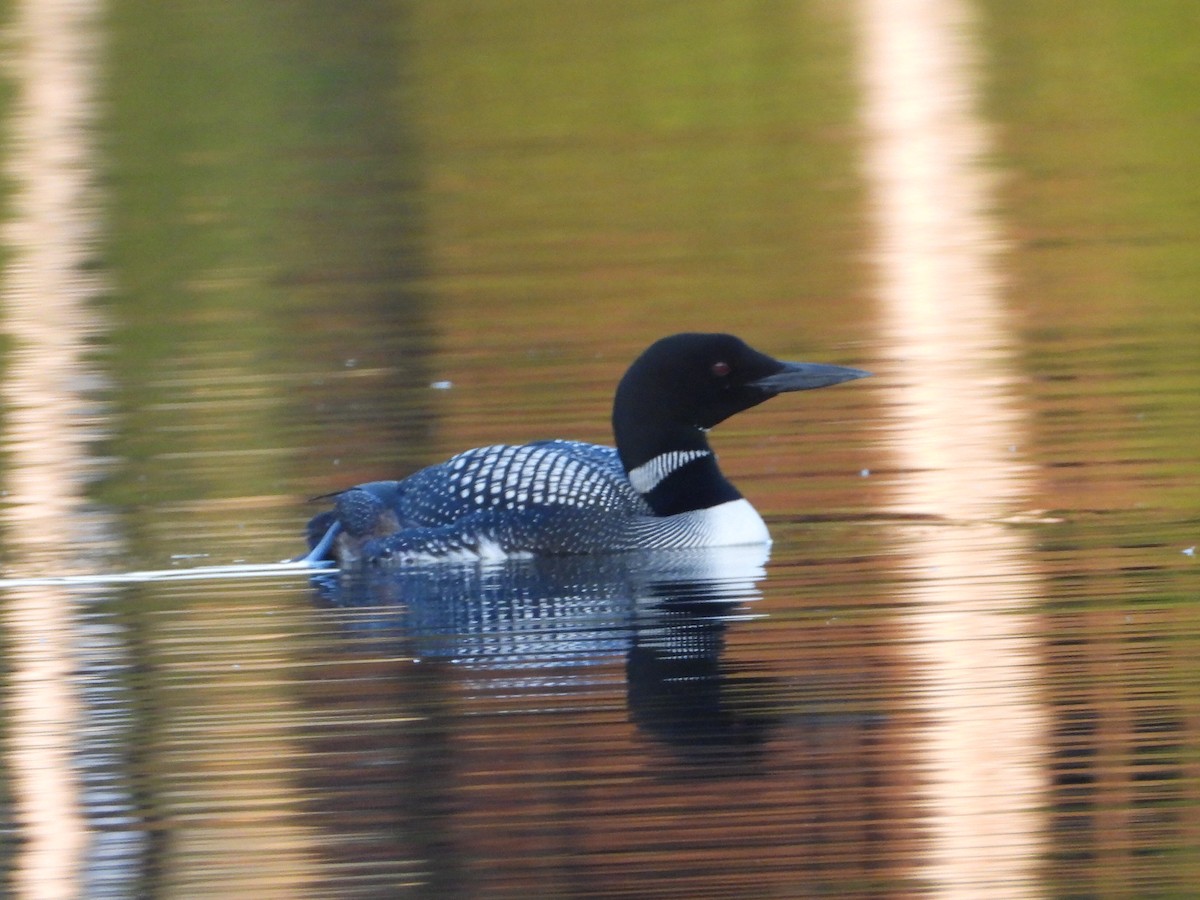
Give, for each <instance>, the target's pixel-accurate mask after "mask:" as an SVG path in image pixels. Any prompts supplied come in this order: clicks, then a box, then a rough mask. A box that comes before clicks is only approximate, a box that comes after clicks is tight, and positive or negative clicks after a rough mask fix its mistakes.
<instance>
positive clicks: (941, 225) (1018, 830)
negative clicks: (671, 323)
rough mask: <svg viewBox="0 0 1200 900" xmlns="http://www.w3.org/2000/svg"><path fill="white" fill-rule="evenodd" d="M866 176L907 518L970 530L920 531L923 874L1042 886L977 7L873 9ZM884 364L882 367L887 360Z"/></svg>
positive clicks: (1014, 441)
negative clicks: (975, 32) (973, 29)
mask: <svg viewBox="0 0 1200 900" xmlns="http://www.w3.org/2000/svg"><path fill="white" fill-rule="evenodd" d="M860 21H861V44H862V48H861V70H862V83H863V86H864V97H863V104H864V106H863V117H864V121H865V125H866V138H867V140H866V149H865V154H866V160H865V168H866V174H867V178H868V183H869V187H870V190H871V198H872V204H873V215H874V220H875V228H876V235H877V239H876V244H877V255H876V265H877V270H878V273H879V283H878V294H879V298H880V313H881V321H882V328H883V334H882V339H881V345H882V346H883V347H885V348H886V350H885V353H886V354H887V355H888V359H887V361H886V370H887V371H886V372H885V373H883V374H885V378H884V379H883V380H884V381H885V383H887V384H890V385H892V386H893V387H892V388H891V390H892V392H893V395H892V397H891V398H890V402H891V421H890V426H889V430H890V434H889V435H888V438H887V440H888V442H889V444H890V448H891V450H892V452H893V453H894V454H895V455H896V457H897V465H898V467H899V468H900V469H901V470H902V471H904V472H906V473H909V474H907V475H906V476H905V479H904V481H903V483H902V484H901V485H899V486H898V488H897V490H896V493H895V496H894V498H893V500H892V505H893V509H894V511H897V512H901V513H905V514H933V515H936V516H939V517H943V518H945V519H948V520H950V524H951V525H952V526H953V527H950V528H946V527H939V528H936V529H934V530H932V531H924V530H919V529H915V528H902V529H901V530H900V531H899V533H898V534H897V536H896V537H897V540H898V541H899V542H900V543H901V545H902V548H903V550H904V551H905V553H906V555H907V556H908V557H909V559H910V560H911V565H912V580H911V583H910V587H909V592H910V594H911V596H912V597H913V598H914V599H915V600H917V601H919V602H917V603H915V604H914V605H913V611H912V612H911V613H910V614H909V615H908V616H907V617H906V618H907V621H906V624H907V627H908V628H909V629H910V632H911V635H912V638H913V639H912V640H911V641H910V642H907V647H908V648H909V650H910V652H911V653H912V654H913V655H914V657H915V659H916V661H917V663H918V666H919V668H918V672H919V673H920V677H919V682H918V684H917V685H916V686H915V697H914V701H915V703H916V705H917V707H918V709H919V710H920V711H921V712H923V713H925V714H926V716H925V720H926V721H927V722H928V726H927V727H926V728H925V729H924V731H923V732H922V736H921V743H920V745H919V746H918V747H917V750H918V752H919V754H920V759H921V760H922V763H921V765H922V769H923V772H922V774H923V776H924V781H923V789H922V791H923V795H924V801H925V804H926V808H927V814H928V817H929V819H928V822H927V823H926V831H927V834H928V835H929V840H930V843H929V846H928V847H927V849H926V851H925V858H924V860H923V872H922V873H921V875H922V876H923V878H924V879H927V880H928V882H929V883H931V884H932V885H934V887H935V890H936V892H937V894H938V895H940V896H944V897H1005V898H1012V897H1031V896H1037V895H1039V894H1040V890H1039V888H1038V880H1039V874H1040V873H1039V871H1038V864H1039V853H1040V850H1041V846H1042V843H1043V833H1044V830H1045V822H1044V820H1043V816H1042V815H1041V814H1040V812H1039V808H1040V807H1041V806H1042V805H1043V804H1044V802H1045V789H1046V783H1045V772H1044V769H1043V761H1044V755H1045V739H1046V738H1045V729H1046V722H1045V713H1044V711H1043V710H1042V709H1040V708H1039V705H1038V701H1037V696H1036V690H1035V679H1036V673H1037V669H1036V665H1037V660H1038V646H1037V644H1036V643H1035V639H1034V637H1033V635H1034V633H1035V630H1034V628H1033V621H1032V618H1031V616H1029V615H1028V614H1024V613H1023V610H1024V609H1025V608H1026V607H1027V606H1028V604H1029V603H1030V602H1031V601H1032V600H1033V598H1034V597H1035V596H1036V591H1037V584H1036V582H1035V576H1034V574H1033V572H1032V570H1031V568H1030V566H1029V564H1028V562H1027V559H1028V552H1029V548H1028V547H1027V546H1026V542H1025V540H1024V537H1023V535H1021V534H1020V533H1018V532H1014V531H1012V530H1011V529H1009V528H1008V527H1006V526H1005V525H1003V524H1002V523H1001V521H1000V520H1001V519H1003V518H1004V517H1006V516H1007V515H1009V514H1011V513H1012V512H1013V511H1014V510H1015V509H1019V508H1020V505H1021V504H1022V502H1023V501H1024V499H1025V493H1026V489H1027V484H1028V480H1029V472H1028V471H1027V469H1026V467H1025V466H1024V464H1023V463H1022V462H1021V460H1020V450H1021V447H1022V444H1023V443H1024V427H1025V426H1024V423H1023V421H1022V416H1021V413H1020V410H1019V409H1018V408H1017V406H1016V403H1015V402H1014V400H1013V396H1014V394H1015V392H1016V385H1015V381H1016V376H1015V374H1014V372H1013V368H1014V363H1013V359H1012V352H1011V347H1010V343H1011V341H1012V337H1011V323H1010V322H1009V321H1008V318H1007V315H1006V311H1005V309H1004V307H1003V304H1002V302H1001V297H1000V284H999V278H998V275H997V269H998V266H997V262H996V258H995V257H996V253H997V250H998V248H999V243H1000V242H999V240H998V236H997V234H996V231H995V229H994V227H993V225H992V223H991V220H990V217H989V202H990V188H991V184H990V181H989V178H988V176H987V174H986V172H984V171H983V170H982V169H981V161H982V160H983V159H985V158H986V154H987V146H988V139H987V133H986V129H985V127H984V125H983V123H982V122H980V121H979V120H978V118H977V116H976V114H975V109H974V108H975V97H974V93H975V74H974V71H973V64H972V59H971V51H972V47H971V42H970V39H971V36H970V25H971V10H970V9H969V7H968V5H967V4H966V3H964V2H959V0H863V2H862V4H861V6H860ZM880 368H884V367H880Z"/></svg>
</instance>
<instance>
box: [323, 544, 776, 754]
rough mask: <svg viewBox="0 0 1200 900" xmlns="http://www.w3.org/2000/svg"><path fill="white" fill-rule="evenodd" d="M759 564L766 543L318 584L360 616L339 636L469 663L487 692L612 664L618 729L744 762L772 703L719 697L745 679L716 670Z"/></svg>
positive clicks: (763, 731) (721, 667)
mask: <svg viewBox="0 0 1200 900" xmlns="http://www.w3.org/2000/svg"><path fill="white" fill-rule="evenodd" d="M767 557H768V549H767V547H765V546H747V547H722V548H710V549H705V550H684V551H680V550H675V551H659V552H652V551H648V552H640V553H638V552H634V553H621V554H613V555H610V556H591V557H577V556H563V557H542V558H534V559H527V560H506V561H502V562H498V563H495V564H490V565H480V564H443V565H437V566H422V567H413V568H410V569H398V570H391V571H374V572H369V573H364V574H359V575H356V576H353V577H345V576H343V577H341V578H338V577H336V576H323V577H320V578H318V579H316V584H317V585H318V586H319V596H320V598H321V601H322V602H323V603H324V604H327V605H329V606H332V607H338V608H343V609H346V608H352V607H353V608H355V609H356V611H358V612H360V613H361V615H354V616H350V617H347V619H346V622H347V627H348V628H349V629H351V630H352V632H353V634H354V636H355V638H356V639H358V640H366V641H368V642H369V643H370V644H371V645H372V647H373V649H375V650H383V651H385V652H387V653H391V654H396V653H400V654H403V655H406V656H411V657H412V658H414V659H417V660H429V661H434V660H439V661H442V662H446V663H450V664H453V665H456V666H464V667H470V668H472V669H474V670H477V671H479V672H480V673H481V676H482V677H483V679H485V680H486V679H493V680H495V681H496V682H497V683H498V684H499V683H503V684H505V685H508V686H513V685H514V683H515V682H517V681H519V682H520V684H521V685H522V686H523V687H525V688H526V689H538V688H539V687H543V688H555V687H558V688H561V687H566V686H569V685H571V684H572V683H575V684H580V683H586V682H587V680H588V679H589V678H591V677H592V676H591V675H590V674H589V672H590V671H591V670H594V668H595V667H596V666H599V665H604V664H611V663H612V662H613V661H614V659H617V658H620V657H622V656H623V657H624V659H625V671H626V674H627V679H628V684H627V698H628V704H629V715H630V719H631V720H632V721H633V722H634V724H635V725H636V726H637V727H638V728H639V729H640V730H641V731H642V732H643V733H644V734H646V735H648V736H651V737H653V738H654V739H656V740H659V741H662V742H663V743H665V744H668V745H670V746H672V747H673V748H675V750H676V751H677V752H679V753H680V754H682V755H685V756H688V757H690V758H696V757H703V756H705V755H706V754H708V753H713V752H716V753H719V752H720V750H721V749H722V748H724V747H729V746H736V747H739V748H741V750H742V751H743V752H744V751H745V749H747V747H752V746H754V745H756V744H761V743H762V742H763V741H765V740H766V738H767V736H768V732H769V730H770V728H771V726H772V725H773V724H775V723H774V721H773V720H772V719H771V717H770V716H767V715H764V714H761V713H759V712H755V711H754V710H755V709H762V708H764V707H766V708H769V707H770V706H771V704H762V703H756V704H754V709H752V710H749V711H745V710H739V709H738V708H737V707H736V705H734V704H731V703H730V702H728V701H727V699H726V694H727V693H731V692H729V691H728V688H730V687H731V686H732V685H734V684H735V683H736V684H737V685H738V686H740V687H741V688H743V689H742V690H739V691H736V692H732V693H734V694H735V695H736V696H742V697H745V696H746V694H747V691H746V690H744V688H745V686H746V684H745V682H746V678H745V676H743V675H740V674H739V672H738V670H737V667H736V666H727V665H725V664H723V663H722V661H721V656H722V653H723V651H724V647H725V635H726V630H727V628H728V627H729V625H730V623H732V622H735V621H737V620H739V619H744V618H748V617H751V616H753V615H754V613H753V604H754V602H755V601H756V600H758V599H759V598H760V596H761V594H760V591H759V589H758V586H757V583H758V581H760V580H761V579H762V578H764V577H765V574H766V573H765V570H764V568H763V567H764V565H765V563H766V561H767ZM380 642H382V644H383V646H379V643H380ZM484 673H486V674H484ZM760 681H761V680H760ZM757 687H758V688H762V687H763V685H762V684H761V683H760V684H758V685H757Z"/></svg>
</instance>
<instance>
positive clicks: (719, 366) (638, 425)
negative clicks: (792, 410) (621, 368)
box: [613, 333, 869, 458]
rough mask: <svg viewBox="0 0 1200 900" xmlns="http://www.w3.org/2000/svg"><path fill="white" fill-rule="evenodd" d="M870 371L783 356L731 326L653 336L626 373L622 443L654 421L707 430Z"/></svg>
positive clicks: (620, 395)
mask: <svg viewBox="0 0 1200 900" xmlns="http://www.w3.org/2000/svg"><path fill="white" fill-rule="evenodd" d="M868 374H869V373H868V372H863V371H862V370H860V369H849V368H845V367H842V366H826V365H820V364H817V363H789V362H781V361H780V360H777V359H775V358H773V357H770V356H767V355H766V354H765V353H760V352H759V351H757V350H755V349H754V348H753V347H751V346H749V345H748V344H746V342H745V341H743V340H741V339H740V338H737V337H734V336H733V335H731V334H694V333H688V334H676V335H672V336H671V337H665V338H663V339H661V340H659V341H656V342H655V343H653V344H651V345H650V347H649V348H647V349H646V351H645V352H644V353H642V355H641V356H639V357H638V358H637V359H636V360H634V362H633V365H631V366H630V367H629V371H627V372H626V373H625V377H624V378H622V379H621V383H620V384H619V385H618V386H617V393H616V398H615V400H614V403H613V429H614V431H615V432H616V436H617V444H618V446H620V445H621V444H622V443H624V440H625V439H626V438H630V439H631V438H632V437H633V435H634V433H636V432H638V431H644V430H645V429H646V428H647V425H648V424H649V425H667V424H669V425H670V426H672V427H680V426H683V427H686V428H689V429H698V430H701V431H703V430H707V429H709V428H712V427H713V426H714V425H717V424H719V423H721V422H723V421H725V419H728V418H729V417H730V416H732V415H734V414H735V413H739V412H741V411H742V410H746V409H750V407H752V406H757V405H758V404H759V403H762V402H763V401H764V400H769V399H770V398H772V397H774V396H776V395H777V394H781V393H784V392H786V391H804V390H811V389H812V388H819V387H825V386H827V385H831V384H838V383H839V382H842V381H850V380H851V379H854V378H863V377H865V376H866V375H868ZM668 449H674V448H668ZM655 452H660V451H657V450H656V451H655ZM647 458H648V457H647Z"/></svg>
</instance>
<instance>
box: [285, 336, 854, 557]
mask: <svg viewBox="0 0 1200 900" xmlns="http://www.w3.org/2000/svg"><path fill="white" fill-rule="evenodd" d="M869 374H870V373H869V372H864V371H862V370H861V369H850V368H846V367H843V366H829V365H821V364H819V363H791V362H781V361H779V360H777V359H773V358H772V357H770V356H767V355H766V354H765V353H760V352H759V351H757V350H755V349H753V348H752V347H750V346H748V345H747V344H746V343H745V342H743V341H742V340H740V339H739V338H736V337H734V336H733V335H729V334H692V333H689V334H676V335H673V336H671V337H665V338H662V339H661V340H659V341H657V342H655V343H654V344H652V345H650V347H649V348H648V349H647V350H646V351H645V352H644V353H642V355H641V356H639V357H638V358H637V359H636V360H634V362H633V364H632V365H631V366H630V367H629V370H628V371H627V372H626V373H625V375H624V377H623V378H622V379H621V381H620V383H619V384H618V385H617V391H616V395H615V397H614V399H613V410H612V427H613V435H614V437H615V439H616V447H615V448H614V447H604V446H600V445H597V444H586V443H581V442H579V441H566V440H551V441H538V442H536V443H532V444H522V445H508V444H498V445H495V446H491V447H479V448H477V449H474V450H467V451H466V452H464V453H460V454H458V455H457V456H454V457H451V458H450V459H449V460H447V461H446V462H444V463H440V464H438V465H434V466H430V467H429V468H426V469H422V470H421V471H419V472H416V473H415V474H413V475H410V476H409V477H408V478H405V479H403V480H402V481H375V482H370V483H367V484H360V485H357V486H355V487H352V488H350V489H348V490H344V491H341V492H339V493H337V494H332V495H328V496H329V497H331V498H332V499H333V500H334V508H333V509H332V510H329V511H326V512H322V513H320V514H318V515H317V516H315V517H314V518H313V519H312V520H311V521H310V522H309V523H308V543H309V548H310V552H309V554H308V556H307V557H305V558H306V559H308V560H310V561H316V560H327V559H335V560H337V562H338V564H339V565H340V566H342V567H343V568H348V567H353V566H355V565H361V564H364V563H368V564H382V563H387V562H414V561H422V560H439V559H489V558H503V557H506V556H517V555H561V554H572V553H611V552H619V551H626V550H665V549H677V548H678V549H682V548H694V547H721V546H733V545H739V544H766V543H769V542H770V539H771V538H770V535H769V534H768V532H767V527H766V525H765V524H764V523H763V520H762V518H761V517H760V516H759V514H758V512H757V511H756V510H755V509H754V507H753V506H751V505H750V503H749V501H747V500H746V499H745V498H743V497H742V495H741V494H740V493H738V490H737V488H735V487H734V486H733V485H732V484H730V483H729V481H728V480H726V478H725V476H724V475H723V474H721V470H720V469H719V468H718V467H717V459H716V457H715V456H714V455H713V452H712V449H711V448H710V447H709V445H708V438H707V435H706V432H707V431H708V429H710V428H712V427H713V426H715V425H717V424H719V423H720V422H723V421H724V420H725V419H727V418H729V417H730V416H732V415H734V414H735V413H739V412H742V411H743V410H746V409H750V408H751V407H752V406H757V405H758V404H759V403H762V402H763V401H764V400H769V399H770V398H771V397H774V396H775V395H776V394H782V393H786V392H789V391H805V390H811V389H813V388H819V387H826V386H828V385H833V384H839V383H841V382H843V381H852V380H853V379H856V378H864V377H866V376H867V375H869Z"/></svg>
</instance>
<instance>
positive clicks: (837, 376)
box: [750, 363, 871, 394]
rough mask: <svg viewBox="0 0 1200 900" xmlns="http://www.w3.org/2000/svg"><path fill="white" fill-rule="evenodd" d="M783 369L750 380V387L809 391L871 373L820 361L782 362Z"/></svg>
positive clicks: (777, 390)
mask: <svg viewBox="0 0 1200 900" xmlns="http://www.w3.org/2000/svg"><path fill="white" fill-rule="evenodd" d="M783 366H784V368H783V370H782V371H780V372H776V373H775V374H774V375H768V376H767V377H766V378H760V379H758V380H757V381H752V382H750V386H751V387H756V388H759V389H760V390H764V391H769V392H770V393H772V394H782V393H785V392H787V391H811V390H812V389H813V388H820V387H829V385H831V384H841V383H842V382H843V381H853V380H854V379H856V378H866V377H868V376H869V375H870V374H871V373H870V372H864V371H863V370H862V369H851V368H849V367H848V366H827V365H824V364H822V363H783Z"/></svg>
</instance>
